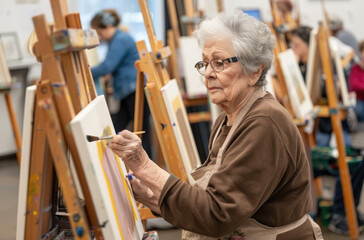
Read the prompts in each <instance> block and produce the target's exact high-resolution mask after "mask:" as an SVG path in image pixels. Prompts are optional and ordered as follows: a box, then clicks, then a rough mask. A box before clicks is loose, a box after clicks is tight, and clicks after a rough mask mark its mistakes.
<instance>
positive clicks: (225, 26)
mask: <svg viewBox="0 0 364 240" xmlns="http://www.w3.org/2000/svg"><path fill="white" fill-rule="evenodd" d="M229 34H230V35H231V36H232V46H233V50H234V52H235V55H236V57H237V58H238V59H239V62H240V63H241V65H242V66H243V69H244V72H245V74H247V75H251V74H253V73H256V72H257V71H258V70H259V68H260V66H261V65H263V64H264V65H265V67H264V69H263V71H262V74H261V76H260V78H259V80H258V82H257V83H256V86H264V85H265V84H266V74H267V72H268V70H269V69H270V67H271V65H272V61H273V48H274V44H275V37H274V36H273V34H272V32H271V31H270V29H269V27H268V26H267V25H266V24H264V23H262V22H260V21H259V20H257V19H256V18H254V17H251V16H249V15H247V14H245V13H243V11H241V10H235V11H233V12H224V13H220V14H218V15H217V16H216V17H213V18H208V19H206V20H204V21H203V22H202V23H201V24H200V28H199V30H197V31H195V32H194V35H195V36H196V37H197V39H198V41H199V45H200V46H201V47H203V46H204V44H205V42H206V41H207V40H209V39H213V38H216V37H217V36H222V35H225V36H226V35H229Z"/></svg>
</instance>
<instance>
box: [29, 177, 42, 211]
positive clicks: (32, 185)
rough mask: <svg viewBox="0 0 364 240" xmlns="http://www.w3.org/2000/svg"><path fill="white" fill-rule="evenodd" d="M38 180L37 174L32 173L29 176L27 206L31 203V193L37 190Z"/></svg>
mask: <svg viewBox="0 0 364 240" xmlns="http://www.w3.org/2000/svg"><path fill="white" fill-rule="evenodd" d="M38 180H39V176H38V174H34V175H32V176H30V178H29V185H28V197H27V208H30V206H31V204H32V199H33V194H34V193H35V192H36V191H37V181H38Z"/></svg>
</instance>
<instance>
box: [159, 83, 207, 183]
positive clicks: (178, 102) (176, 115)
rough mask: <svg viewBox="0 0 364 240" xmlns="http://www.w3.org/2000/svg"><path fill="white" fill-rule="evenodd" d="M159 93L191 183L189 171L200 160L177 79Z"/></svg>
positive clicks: (196, 165) (197, 165)
mask: <svg viewBox="0 0 364 240" xmlns="http://www.w3.org/2000/svg"><path fill="white" fill-rule="evenodd" d="M161 93H162V96H163V101H164V105H165V106H166V109H167V112H168V117H169V120H170V122H171V124H172V129H173V133H174V137H175V138H176V140H177V145H178V150H179V151H180V154H181V157H182V161H183V165H184V167H185V171H186V173H187V177H188V180H189V182H190V183H191V184H192V183H193V182H194V180H193V178H192V176H191V174H190V173H191V171H192V170H194V169H195V168H197V167H199V166H200V165H201V161H200V158H199V155H198V151H197V148H196V143H195V140H194V138H193V134H192V131H191V126H190V123H189V121H188V118H187V112H186V109H185V106H184V104H183V100H182V97H181V93H180V91H179V88H178V83H177V81H176V80H175V79H173V80H171V81H169V82H168V83H167V84H166V85H164V86H163V87H162V88H161Z"/></svg>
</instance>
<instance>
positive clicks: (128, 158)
mask: <svg viewBox="0 0 364 240" xmlns="http://www.w3.org/2000/svg"><path fill="white" fill-rule="evenodd" d="M109 147H110V148H111V149H112V150H113V152H115V153H116V154H117V155H118V156H119V157H120V158H121V159H122V160H123V161H124V162H125V164H126V165H127V166H128V167H129V168H130V170H131V171H133V172H134V173H135V174H137V172H138V171H139V170H140V169H142V168H144V167H145V166H146V165H147V163H148V161H150V159H149V157H148V154H147V153H146V152H145V151H144V149H143V147H142V141H141V140H140V138H139V137H138V136H137V135H135V134H134V133H132V132H130V131H128V130H123V131H122V132H120V133H119V134H117V135H115V136H114V137H113V138H112V141H111V142H110V143H109Z"/></svg>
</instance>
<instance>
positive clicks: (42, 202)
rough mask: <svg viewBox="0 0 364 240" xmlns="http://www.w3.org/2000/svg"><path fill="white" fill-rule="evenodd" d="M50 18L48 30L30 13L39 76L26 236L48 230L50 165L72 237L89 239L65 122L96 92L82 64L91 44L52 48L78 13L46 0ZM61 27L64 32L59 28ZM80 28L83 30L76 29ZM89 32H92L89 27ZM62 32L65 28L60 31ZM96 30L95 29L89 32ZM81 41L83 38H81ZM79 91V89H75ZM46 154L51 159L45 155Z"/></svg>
mask: <svg viewBox="0 0 364 240" xmlns="http://www.w3.org/2000/svg"><path fill="white" fill-rule="evenodd" d="M50 2H51V5H52V11H53V15H54V20H55V26H54V27H55V30H54V33H50V29H49V26H48V25H47V23H46V20H45V17H44V15H40V16H36V17H34V18H33V23H34V27H35V31H36V34H37V37H38V42H37V43H36V44H35V46H34V48H35V52H36V56H37V59H38V61H40V62H41V63H42V76H41V81H40V82H39V83H38V84H37V91H36V99H35V108H34V109H35V110H34V125H33V136H32V150H31V158H30V170H29V181H28V203H27V215H26V225H25V238H26V239H39V238H41V237H42V236H43V235H44V234H45V233H47V232H48V231H49V230H50V227H51V226H50V225H49V224H50V219H51V216H52V212H51V210H50V209H48V210H46V209H47V207H48V206H50V205H52V199H51V197H52V187H53V186H52V182H53V181H52V179H53V166H54V168H55V170H56V174H57V178H58V181H59V182H60V185H61V188H62V190H63V195H64V199H65V202H66V205H67V211H68V214H69V221H70V225H71V228H72V231H73V235H74V237H75V239H91V236H90V234H89V229H90V228H89V224H90V225H91V226H92V228H93V230H94V231H95V235H96V237H97V238H98V239H99V238H100V237H102V234H101V229H100V226H99V224H98V221H97V217H96V214H95V210H94V205H93V203H92V199H91V196H90V191H89V188H88V185H87V183H86V179H85V176H84V171H83V169H82V166H81V162H80V158H79V155H78V152H77V149H76V145H75V142H74V139H73V136H72V134H71V132H70V131H69V129H68V127H67V125H68V123H69V122H70V121H71V120H72V118H73V117H74V116H75V114H76V113H78V112H79V111H80V110H81V109H82V108H83V107H85V106H86V105H87V104H88V103H89V102H90V101H91V100H92V99H94V98H95V97H96V91H95V86H94V84H93V79H92V75H91V72H90V69H89V66H88V62H87V58H86V55H85V52H84V51H83V50H84V49H85V48H91V47H95V46H96V45H97V44H98V39H97V37H96V41H95V42H89V43H84V44H83V45H82V46H72V44H71V45H70V47H69V48H64V49H63V50H62V49H61V50H57V51H56V50H55V48H56V46H55V44H52V40H53V41H55V40H56V39H55V38H54V37H56V36H58V37H59V35H61V37H62V31H68V30H69V28H74V29H72V31H82V30H77V29H80V28H81V23H80V19H79V15H78V14H69V13H68V7H67V4H66V1H64V0H51V1H50ZM63 33H64V32H63ZM83 34H85V33H84V32H83V33H82V34H81V35H83ZM94 34H95V33H94ZM64 35H65V36H64V37H67V34H66V33H64ZM95 36H96V35H95ZM85 42H86V41H85ZM78 91H79V92H78ZM66 148H68V149H69V151H70V152H71V155H72V159H73V161H74V164H75V168H76V171H77V176H78V179H79V182H80V185H81V188H82V192H83V195H84V197H85V204H86V212H87V215H86V214H85V211H84V209H83V206H82V205H81V202H80V200H79V199H78V194H77V190H76V188H75V183H74V179H73V177H72V175H71V172H70V171H71V170H70V165H69V161H68V160H67V158H66V156H67V155H66V152H65V151H66ZM50 159H52V161H51V160H50Z"/></svg>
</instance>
